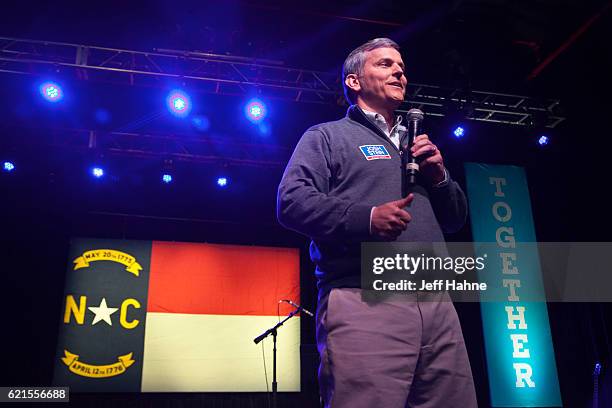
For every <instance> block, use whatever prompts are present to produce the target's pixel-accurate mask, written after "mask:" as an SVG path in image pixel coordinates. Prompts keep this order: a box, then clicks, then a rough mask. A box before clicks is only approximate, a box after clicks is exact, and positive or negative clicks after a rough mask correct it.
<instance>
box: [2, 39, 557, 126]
mask: <svg viewBox="0 0 612 408" xmlns="http://www.w3.org/2000/svg"><path fill="white" fill-rule="evenodd" d="M58 71H60V72H62V73H63V74H73V75H75V76H76V78H78V79H80V80H95V81H106V82H119V83H125V84H128V85H149V86H151V85H157V86H166V83H167V80H168V79H174V80H178V81H180V82H181V83H184V84H185V86H189V89H190V90H192V91H194V92H198V91H200V92H211V93H216V94H224V95H247V94H252V93H253V92H256V93H260V94H262V95H264V96H266V97H267V98H272V99H282V100H291V101H296V102H307V103H322V104H338V103H343V100H344V97H343V95H342V87H341V84H340V77H339V75H338V73H337V72H318V71H311V70H305V69H298V68H289V67H286V66H284V65H283V63H282V62H279V61H269V60H258V59H254V58H246V57H236V56H227V55H221V54H211V53H201V52H191V51H179V50H164V49H155V50H153V51H152V52H142V51H133V50H123V49H115V48H105V47H95V46H88V45H79V44H69V43H59V42H50V41H35V40H23V39H17V38H7V37H0V72H7V73H19V74H48V73H49V72H58ZM559 104H560V101H559V100H556V99H547V100H538V99H535V98H530V97H527V96H520V95H509V94H501V93H493V92H483V91H470V92H465V90H460V89H448V88H441V87H438V86H432V85H423V84H411V85H410V87H409V91H408V94H407V95H406V100H405V103H404V104H403V105H402V107H401V110H404V111H405V110H407V109H408V107H419V108H421V109H423V110H424V111H425V112H426V113H427V114H428V115H432V116H440V117H442V116H447V115H462V116H463V117H466V118H467V119H471V120H476V121H482V122H494V123H503V124H508V125H516V126H542V127H548V128H554V127H556V126H557V125H559V123H561V122H562V121H563V120H565V118H564V117H562V116H560V115H559V114H557V111H558V110H559Z"/></svg>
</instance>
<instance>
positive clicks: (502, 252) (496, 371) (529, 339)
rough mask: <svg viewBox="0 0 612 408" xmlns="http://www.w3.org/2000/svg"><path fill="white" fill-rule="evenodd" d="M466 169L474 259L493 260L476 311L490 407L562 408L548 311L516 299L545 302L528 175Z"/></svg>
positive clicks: (482, 274) (515, 170) (516, 170)
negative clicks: (487, 375)
mask: <svg viewBox="0 0 612 408" xmlns="http://www.w3.org/2000/svg"><path fill="white" fill-rule="evenodd" d="M465 169H466V181H467V193H468V198H469V205H470V217H471V221H472V233H473V236H474V242H476V243H482V245H478V244H477V245H476V248H475V250H476V254H477V256H483V255H484V254H483V251H484V252H485V253H486V252H488V258H489V259H495V260H496V261H495V262H489V263H487V268H485V269H484V270H482V271H479V273H478V278H479V280H480V281H481V282H486V283H487V287H488V288H489V289H488V290H487V292H485V293H484V294H483V295H481V303H480V305H481V307H480V309H481V312H482V325H483V332H484V340H485V348H486V356H487V367H488V371H489V384H490V390H491V405H492V406H494V407H552V406H554V407H560V406H561V395H560V391H559V382H558V380H557V367H556V364H555V353H554V350H553V345H552V339H551V335H550V326H549V322H548V310H547V308H546V303H545V302H544V301H542V302H528V301H525V300H524V299H521V295H526V294H531V298H532V299H538V298H539V299H542V300H544V299H545V296H544V287H543V284H542V272H541V268H540V260H539V255H538V249H537V245H535V243H536V236H535V229H534V226H533V218H532V213H531V203H530V200H529V190H528V189H527V178H526V177H525V172H524V171H523V169H522V168H521V167H516V166H495V165H488V164H479V163H467V164H466V165H465ZM491 243H492V244H491ZM522 243H534V244H533V245H518V244H522ZM491 252H494V253H491ZM535 295H538V296H535Z"/></svg>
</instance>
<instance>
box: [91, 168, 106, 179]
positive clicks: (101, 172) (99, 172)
mask: <svg viewBox="0 0 612 408" xmlns="http://www.w3.org/2000/svg"><path fill="white" fill-rule="evenodd" d="M91 174H92V175H93V176H94V177H95V178H101V177H103V176H104V169H103V168H102V167H94V168H92V169H91Z"/></svg>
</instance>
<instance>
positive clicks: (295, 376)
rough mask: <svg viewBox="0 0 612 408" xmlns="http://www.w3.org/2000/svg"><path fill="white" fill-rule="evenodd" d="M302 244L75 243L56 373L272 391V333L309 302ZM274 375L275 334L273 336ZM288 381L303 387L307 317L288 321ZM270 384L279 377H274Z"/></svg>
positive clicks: (284, 359) (281, 344) (282, 377)
mask: <svg viewBox="0 0 612 408" xmlns="http://www.w3.org/2000/svg"><path fill="white" fill-rule="evenodd" d="M299 294H300V290H299V250H298V249H289V248H268V247H248V246H233V245H212V244H190V243H176V242H156V241H153V242H151V241H122V240H99V239H75V240H73V241H72V243H71V249H70V262H69V266H68V272H67V278H66V286H65V295H64V305H63V309H62V313H61V327H60V334H59V340H58V347H57V355H56V359H55V368H54V380H53V382H54V384H55V385H68V386H70V388H71V390H72V391H77V392H79V391H91V392H104V391H110V392H138V391H144V392H208V391H210V392H236V391H244V392H247V391H248V392H257V391H266V390H267V386H266V377H265V374H264V358H263V354H262V345H261V343H260V344H259V345H255V344H254V343H253V338H255V337H256V336H257V335H259V334H261V333H262V332H264V331H265V330H266V329H267V328H269V327H271V326H273V325H274V324H275V323H276V322H277V321H278V317H277V311H278V308H279V307H280V313H281V315H282V314H287V313H288V312H289V311H290V307H289V306H288V305H286V304H282V305H280V306H279V304H278V301H279V300H280V299H291V300H293V301H294V302H299ZM263 343H264V348H265V355H266V359H265V365H266V368H267V372H268V381H270V382H271V381H272V343H271V338H269V339H266V340H264V342H263ZM278 381H279V391H299V390H300V317H299V315H298V316H296V317H294V318H293V319H291V320H290V321H289V322H287V323H286V324H285V325H284V326H283V327H281V328H280V329H279V335H278ZM270 387H271V384H270Z"/></svg>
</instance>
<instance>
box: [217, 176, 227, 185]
mask: <svg viewBox="0 0 612 408" xmlns="http://www.w3.org/2000/svg"><path fill="white" fill-rule="evenodd" d="M228 182H229V180H228V179H227V177H219V178H217V185H218V186H219V187H226V186H227V183H228Z"/></svg>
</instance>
